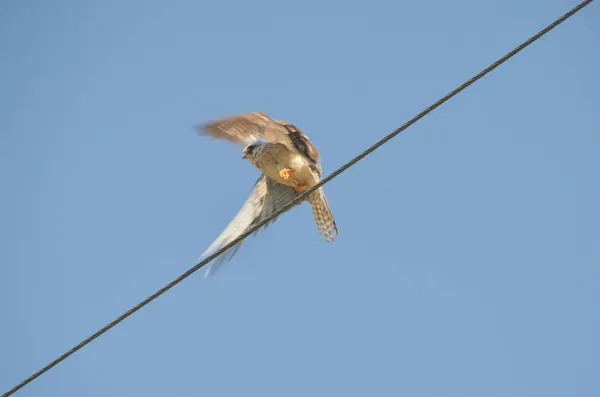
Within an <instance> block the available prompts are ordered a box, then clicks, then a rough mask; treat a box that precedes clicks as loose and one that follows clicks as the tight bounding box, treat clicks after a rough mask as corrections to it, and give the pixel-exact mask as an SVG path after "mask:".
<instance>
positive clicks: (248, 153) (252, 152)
mask: <svg viewBox="0 0 600 397" xmlns="http://www.w3.org/2000/svg"><path fill="white" fill-rule="evenodd" d="M259 146H260V143H251V144H250V145H248V146H246V147H245V148H244V151H243V153H242V158H244V159H246V160H248V161H249V162H251V163H253V164H254V159H255V158H256V155H257V154H258V148H259Z"/></svg>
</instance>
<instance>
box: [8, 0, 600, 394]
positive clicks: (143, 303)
mask: <svg viewBox="0 0 600 397" xmlns="http://www.w3.org/2000/svg"><path fill="white" fill-rule="evenodd" d="M592 1H593V0H585V1H583V2H582V3H580V4H579V5H578V6H576V7H575V8H573V9H571V10H570V11H569V12H567V13H566V14H564V15H563V16H561V17H560V18H558V19H557V20H556V21H554V22H552V23H551V24H550V25H548V26H546V27H545V28H544V29H542V30H540V31H539V32H538V33H536V34H535V35H533V36H531V37H530V38H529V39H527V40H526V41H524V42H523V43H521V44H520V45H519V46H518V47H516V48H515V49H514V50H512V51H511V52H509V53H508V54H506V55H504V56H503V57H502V58H500V59H499V60H497V61H496V62H494V63H493V64H491V65H490V66H488V67H487V68H485V69H483V70H482V71H481V72H479V73H478V74H477V75H475V76H474V77H472V78H471V79H469V80H468V81H466V82H465V83H463V84H462V85H460V86H459V87H457V88H456V89H454V90H453V91H451V92H450V93H449V94H447V95H446V96H444V97H443V98H441V99H440V100H438V101H437V102H435V103H434V104H433V105H431V106H429V107H428V108H427V109H425V110H423V111H422V112H421V113H419V114H418V115H416V116H415V117H413V118H412V119H410V120H409V121H408V122H406V123H405V124H404V125H402V126H401V127H400V128H398V129H396V130H394V131H393V132H391V133H390V134H389V135H387V136H385V137H384V138H383V139H381V140H380V141H379V142H377V143H376V144H374V145H373V146H371V147H369V148H367V149H366V150H365V151H363V152H362V153H360V154H359V155H358V156H356V157H354V158H353V159H352V160H350V161H349V162H347V163H346V164H344V165H343V166H342V167H340V168H339V169H337V170H336V171H334V172H333V173H331V174H330V175H329V176H328V177H326V178H325V179H323V180H321V181H320V182H319V183H317V184H316V185H315V186H313V187H312V188H311V189H309V190H307V191H305V192H304V193H303V194H302V195H300V196H298V197H297V198H296V199H295V200H293V201H292V202H290V203H289V204H287V205H285V206H283V207H282V208H280V209H279V211H276V212H275V213H273V214H272V215H271V216H269V217H268V218H266V219H264V220H263V221H262V222H260V223H259V224H257V225H256V226H254V227H253V228H251V229H249V230H248V231H246V232H245V233H243V234H241V235H240V236H239V237H238V238H236V239H235V240H233V241H231V242H230V243H229V244H227V245H225V246H223V247H222V248H221V249H219V250H218V251H216V252H215V253H213V254H212V255H210V256H208V257H206V258H205V259H204V260H202V261H201V262H200V263H198V264H196V265H195V266H194V267H192V268H191V269H189V270H188V271H186V272H185V273H183V274H182V275H181V276H179V277H177V278H176V279H175V280H173V281H171V282H170V283H168V284H167V285H165V286H164V287H162V288H161V289H160V290H158V291H157V292H155V293H154V294H152V295H150V296H149V297H147V298H146V299H144V300H143V301H141V302H140V303H138V304H137V305H135V306H134V307H132V308H131V309H129V310H128V311H127V312H125V313H123V314H122V315H120V316H119V317H117V318H116V319H115V320H113V321H112V322H110V323H109V324H107V325H105V326H104V327H102V328H101V329H100V330H98V331H96V332H95V333H94V334H92V335H91V336H89V337H88V338H86V339H84V340H83V341H82V342H80V343H79V344H77V345H76V346H74V347H73V348H71V349H70V350H68V351H67V352H66V353H64V354H62V355H61V356H60V357H58V358H57V359H56V360H54V361H52V362H51V363H50V364H48V365H46V366H45V367H44V368H42V369H40V370H39V371H37V372H36V373H34V374H33V375H31V376H30V377H29V378H27V379H25V380H24V381H22V382H21V383H19V384H18V385H17V386H15V387H13V388H12V389H11V390H9V391H8V392H6V393H5V394H3V395H2V397H8V396H10V395H12V394H14V393H16V392H17V391H18V390H20V389H21V388H23V387H24V386H26V385H27V384H29V383H30V382H32V381H33V380H34V379H36V378H38V377H39V376H40V375H42V374H44V373H45V372H47V371H48V370H50V369H51V368H52V367H54V366H55V365H57V364H58V363H60V362H61V361H63V360H65V359H66V358H67V357H69V356H71V355H72V354H74V353H75V352H77V351H78V350H80V349H81V348H83V347H84V346H85V345H87V344H88V343H90V342H92V341H93V340H94V339H96V338H97V337H99V336H100V335H102V334H103V333H105V332H106V331H108V330H110V329H111V328H112V327H114V326H115V325H117V324H119V323H120V322H121V321H123V320H125V319H126V318H127V317H129V316H131V315H132V314H133V313H135V312H137V311H138V310H140V309H141V308H142V307H144V306H146V305H147V304H148V303H150V302H152V301H153V300H154V299H156V298H158V297H159V296H160V295H162V294H163V293H165V292H167V291H168V290H169V289H171V288H172V287H174V286H175V285H177V284H179V283H180V282H181V281H183V280H184V279H186V278H187V277H188V276H190V275H191V274H192V273H194V272H196V271H197V270H198V269H200V268H201V267H202V266H204V265H206V264H207V263H208V262H210V261H211V260H213V259H214V258H216V257H217V256H219V255H221V254H222V253H223V252H225V251H227V250H228V249H229V248H230V247H232V246H233V245H235V244H237V243H238V242H240V241H241V240H243V239H245V238H246V237H248V236H249V235H250V234H252V233H254V232H255V231H256V230H258V229H259V228H260V227H262V226H263V225H264V224H265V223H267V222H269V221H270V220H271V219H273V218H275V217H277V216H279V215H280V214H281V213H283V212H285V211H287V210H288V209H290V208H292V207H293V206H294V205H295V204H296V203H298V202H300V201H301V200H303V199H304V198H305V197H306V196H307V195H309V194H310V193H312V192H313V191H315V190H316V189H318V188H319V187H321V186H323V185H324V184H326V183H328V182H329V181H330V180H332V179H333V178H335V177H336V176H338V175H339V174H341V173H342V172H344V171H346V170H347V169H348V168H350V167H352V166H353V165H354V164H356V163H357V162H359V161H360V160H362V159H363V158H364V157H366V156H368V155H369V154H371V153H372V152H373V151H375V150H376V149H378V148H379V147H380V146H382V145H383V144H385V143H386V142H387V141H389V140H390V139H392V138H394V137H395V136H396V135H398V134H400V133H401V132H402V131H404V130H405V129H407V128H408V127H410V126H411V125H413V124H414V123H416V122H417V121H419V120H420V119H422V118H423V117H425V116H426V115H428V114H429V113H431V112H432V111H433V110H435V109H436V108H438V107H439V106H441V105H442V104H444V103H445V102H447V101H448V100H449V99H451V98H452V97H454V96H455V95H456V94H458V93H460V92H461V91H462V90H464V89H465V88H467V87H469V86H470V85H472V84H473V83H475V82H476V81H477V80H479V79H481V78H482V77H483V76H485V75H486V74H488V73H489V72H491V71H492V70H494V69H496V68H497V67H498V66H500V65H502V64H503V63H504V62H506V61H507V60H509V59H510V58H512V57H513V56H514V55H516V54H517V53H519V52H521V50H523V49H525V48H526V47H528V46H529V45H530V44H532V43H533V42H534V41H536V40H537V39H539V38H540V37H542V36H543V35H545V34H546V33H548V32H549V31H551V30H552V29H554V28H555V27H557V26H558V25H560V24H561V23H562V22H564V21H565V20H567V19H568V18H569V17H571V16H573V15H574V14H575V13H577V12H578V11H580V10H581V9H582V8H583V7H585V6H587V5H588V4H590V3H591V2H592Z"/></svg>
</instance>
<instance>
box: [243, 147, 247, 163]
mask: <svg viewBox="0 0 600 397" xmlns="http://www.w3.org/2000/svg"><path fill="white" fill-rule="evenodd" d="M242 158H243V159H245V160H248V146H246V147H245V148H244V151H243V152H242Z"/></svg>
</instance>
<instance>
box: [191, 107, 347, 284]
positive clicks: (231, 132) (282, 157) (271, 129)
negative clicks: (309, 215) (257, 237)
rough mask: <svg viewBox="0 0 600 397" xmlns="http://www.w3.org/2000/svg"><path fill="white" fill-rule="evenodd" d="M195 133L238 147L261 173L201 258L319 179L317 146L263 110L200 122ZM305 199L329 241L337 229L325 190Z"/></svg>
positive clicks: (225, 256)
mask: <svg viewBox="0 0 600 397" xmlns="http://www.w3.org/2000/svg"><path fill="white" fill-rule="evenodd" d="M196 131H197V133H198V134H199V135H200V136H207V137H212V138H216V139H224V140H226V141H229V142H231V143H234V144H237V145H238V146H240V147H242V148H243V150H242V158H244V159H245V160H247V161H248V162H250V164H252V165H253V166H254V167H256V168H258V169H259V170H260V171H261V175H260V177H259V178H258V180H257V181H256V183H255V184H254V188H253V189H252V192H251V193H250V197H248V199H247V200H246V202H245V203H244V204H243V206H242V208H241V209H240V211H239V212H238V214H237V215H236V216H235V217H234V218H233V219H232V220H231V222H230V223H229V225H228V226H227V227H226V228H225V230H223V232H221V234H220V235H219V236H218V237H217V239H216V240H215V241H214V242H213V243H212V244H211V245H210V246H209V247H208V248H207V249H206V251H205V252H204V253H203V254H202V255H201V256H200V257H201V258H202V257H205V256H207V255H210V253H211V252H214V251H215V250H217V249H220V248H222V247H223V246H224V245H226V244H228V243H230V242H231V241H233V240H235V239H236V238H237V237H238V236H239V235H241V234H243V233H244V232H246V231H247V230H248V229H250V228H252V227H254V226H255V225H256V224H258V223H260V222H261V221H263V220H264V219H266V218H268V217H269V216H270V215H272V214H273V213H274V212H276V211H278V210H279V209H280V208H282V207H283V206H285V205H287V204H289V203H290V202H292V201H293V200H295V199H296V198H297V197H298V196H300V195H301V194H302V193H303V192H304V191H305V190H307V189H310V188H312V187H313V186H314V185H315V184H317V183H318V182H319V181H320V180H321V177H322V168H321V163H320V161H321V157H320V154H319V152H318V150H317V148H316V147H315V146H314V145H313V144H312V142H311V141H310V139H309V138H308V136H307V135H306V134H305V133H304V132H303V131H302V130H300V129H299V128H298V127H296V126H295V125H293V124H291V123H288V122H286V121H283V120H275V119H272V118H271V117H269V116H267V115H266V114H265V113H262V112H248V113H242V114H238V115H234V116H229V117H225V118H221V119H219V120H214V121H209V122H206V123H203V124H199V125H197V126H196ZM303 201H308V202H309V203H310V204H311V207H312V211H313V216H314V219H315V223H316V226H317V229H318V231H319V234H320V236H321V238H323V239H324V240H325V241H327V242H328V243H330V242H333V241H334V239H335V236H337V235H339V230H338V228H337V224H336V222H335V219H334V217H333V214H332V212H331V208H330V207H329V203H328V202H327V198H326V196H325V192H324V190H323V187H319V188H318V189H316V190H315V191H313V192H311V193H310V194H309V195H308V196H307V197H305V198H304V200H302V201H301V202H303ZM301 202H298V203H296V204H295V205H294V206H293V207H295V206H297V205H299V204H301ZM290 209H291V208H288V210H290ZM276 219H277V218H274V219H272V220H271V221H270V222H268V223H267V224H265V225H263V228H266V227H267V226H268V225H270V224H271V223H273V222H274V221H275V220H276ZM240 245H241V241H240V242H238V243H237V244H235V245H234V246H232V247H230V248H229V249H228V250H227V251H226V252H224V253H223V254H222V255H220V256H219V257H217V258H215V259H214V260H213V261H212V262H211V264H210V265H209V268H208V270H207V271H206V273H205V278H208V277H209V276H210V275H211V273H213V272H214V271H215V269H216V268H217V267H219V265H221V264H222V263H224V262H226V261H229V260H230V259H231V258H233V256H234V255H235V253H236V252H237V251H238V249H239V248H240Z"/></svg>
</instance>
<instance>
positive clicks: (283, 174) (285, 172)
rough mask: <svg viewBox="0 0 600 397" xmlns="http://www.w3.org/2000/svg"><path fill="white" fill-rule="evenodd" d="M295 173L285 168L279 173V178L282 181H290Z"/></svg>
mask: <svg viewBox="0 0 600 397" xmlns="http://www.w3.org/2000/svg"><path fill="white" fill-rule="evenodd" d="M293 173H294V170H293V169H291V168H284V169H282V170H281V171H279V177H280V178H281V179H289V178H290V176H291V175H292V174H293Z"/></svg>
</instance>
